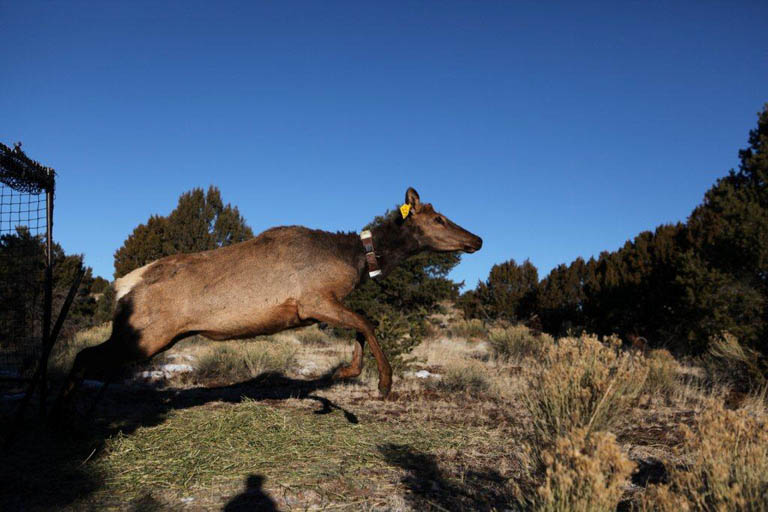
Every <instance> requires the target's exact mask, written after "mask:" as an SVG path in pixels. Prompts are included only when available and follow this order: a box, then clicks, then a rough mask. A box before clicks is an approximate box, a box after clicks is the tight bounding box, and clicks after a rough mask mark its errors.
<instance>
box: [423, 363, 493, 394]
mask: <svg viewBox="0 0 768 512" xmlns="http://www.w3.org/2000/svg"><path fill="white" fill-rule="evenodd" d="M428 384H429V386H430V387H431V388H433V389H438V390H441V391H447V392H450V393H467V394H469V395H479V394H481V393H486V392H488V391H489V390H490V388H491V380H490V377H489V375H488V370H487V368H486V367H485V365H483V364H482V363H480V362H477V361H465V362H464V364H461V365H458V364H452V365H450V366H448V367H446V368H445V370H444V372H443V374H442V378H440V379H437V380H432V381H429V383H428Z"/></svg>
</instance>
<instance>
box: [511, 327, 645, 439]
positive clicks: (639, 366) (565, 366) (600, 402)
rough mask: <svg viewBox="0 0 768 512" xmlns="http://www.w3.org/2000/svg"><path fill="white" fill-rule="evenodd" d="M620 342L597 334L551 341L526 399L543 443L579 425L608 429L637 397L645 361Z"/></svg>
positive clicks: (537, 437)
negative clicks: (601, 339)
mask: <svg viewBox="0 0 768 512" xmlns="http://www.w3.org/2000/svg"><path fill="white" fill-rule="evenodd" d="M620 344H621V342H620V340H618V339H613V340H611V341H610V342H609V343H607V344H604V343H601V342H600V341H599V340H598V339H597V338H596V337H594V336H587V335H585V336H582V337H581V338H561V339H560V340H558V342H557V343H556V344H552V345H549V346H547V347H546V349H545V350H544V352H543V355H542V365H541V368H540V369H538V370H536V371H535V372H534V373H533V375H532V376H531V382H530V388H529V392H528V393H527V394H525V395H523V402H524V404H525V406H526V408H527V409H528V411H529V412H530V414H531V418H532V424H533V430H534V436H535V438H536V439H537V441H538V442H539V443H540V444H541V445H546V444H548V443H551V442H552V441H553V440H554V439H557V438H558V437H560V436H563V435H565V434H567V433H568V432H571V431H574V430H575V429H578V428H584V429H586V433H587V435H588V434H589V433H591V432H593V431H597V430H609V429H610V428H611V427H612V426H613V425H614V424H615V423H616V422H617V421H618V420H620V419H621V418H622V417H624V416H625V415H626V414H627V413H628V412H629V410H630V409H631V408H632V407H633V405H634V404H635V403H636V401H637V397H638V396H639V395H640V393H641V391H642V390H643V387H644V385H645V381H646V378H647V375H648V368H647V366H646V365H645V364H643V363H642V362H641V363H638V362H637V361H636V360H635V359H634V358H632V357H631V356H630V355H629V354H627V353H626V352H623V351H621V350H619V346H620Z"/></svg>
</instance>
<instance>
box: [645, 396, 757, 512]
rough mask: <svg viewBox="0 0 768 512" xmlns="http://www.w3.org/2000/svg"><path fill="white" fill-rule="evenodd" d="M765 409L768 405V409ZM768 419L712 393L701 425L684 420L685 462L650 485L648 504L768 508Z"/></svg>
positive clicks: (680, 452)
mask: <svg viewBox="0 0 768 512" xmlns="http://www.w3.org/2000/svg"><path fill="white" fill-rule="evenodd" d="M763 412H764V411H763ZM767 420H768V419H767V418H766V416H765V414H764V413H763V414H755V412H754V411H750V410H746V409H737V410H728V409H726V408H725V407H724V405H723V403H722V401H721V400H717V399H715V398H711V399H709V400H708V401H707V402H706V404H705V407H704V409H703V410H702V411H701V412H700V413H699V414H698V415H697V416H696V422H695V428H690V427H688V426H687V425H683V426H682V431H683V435H684V441H683V443H682V444H681V445H680V446H678V447H676V448H675V455H676V458H678V459H679V460H681V461H683V463H682V464H680V465H675V464H671V465H670V466H669V467H668V472H669V483H668V484H664V485H659V486H650V487H649V488H648V489H647V491H646V493H645V495H644V496H643V500H642V504H643V507H644V508H645V509H646V510H669V511H678V510H718V511H719V510H723V511H725V510H739V511H756V512H757V511H766V510H768V421H767Z"/></svg>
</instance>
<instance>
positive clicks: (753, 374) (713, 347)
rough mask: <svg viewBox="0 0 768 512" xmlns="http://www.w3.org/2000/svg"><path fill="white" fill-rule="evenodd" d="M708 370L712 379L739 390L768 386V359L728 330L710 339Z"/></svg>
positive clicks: (707, 360)
mask: <svg viewBox="0 0 768 512" xmlns="http://www.w3.org/2000/svg"><path fill="white" fill-rule="evenodd" d="M708 356H709V357H708V358H707V359H706V363H707V369H708V370H709V373H710V375H711V376H712V378H713V380H714V381H716V382H718V381H720V382H725V383H728V384H729V385H731V386H735V387H737V388H739V389H741V390H746V389H759V388H761V387H763V386H765V385H768V361H766V359H765V358H764V357H763V356H762V355H761V354H760V353H759V352H757V351H755V350H752V349H751V348H749V347H746V346H744V345H742V344H741V343H739V340H738V339H737V338H736V337H735V336H733V335H732V334H730V333H727V332H726V333H723V334H722V335H720V336H716V337H714V338H713V339H711V340H710V343H709V354H708Z"/></svg>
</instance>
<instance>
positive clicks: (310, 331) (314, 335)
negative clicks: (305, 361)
mask: <svg viewBox="0 0 768 512" xmlns="http://www.w3.org/2000/svg"><path fill="white" fill-rule="evenodd" d="M294 336H296V339H297V340H298V341H299V343H301V344H302V345H308V346H320V347H324V346H328V345H331V344H332V343H334V342H335V341H336V340H335V339H334V338H333V337H331V336H329V335H328V334H326V333H325V332H324V331H322V330H321V329H320V328H319V327H318V326H317V325H312V326H310V327H305V328H304V329H299V330H297V331H295V332H294Z"/></svg>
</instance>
